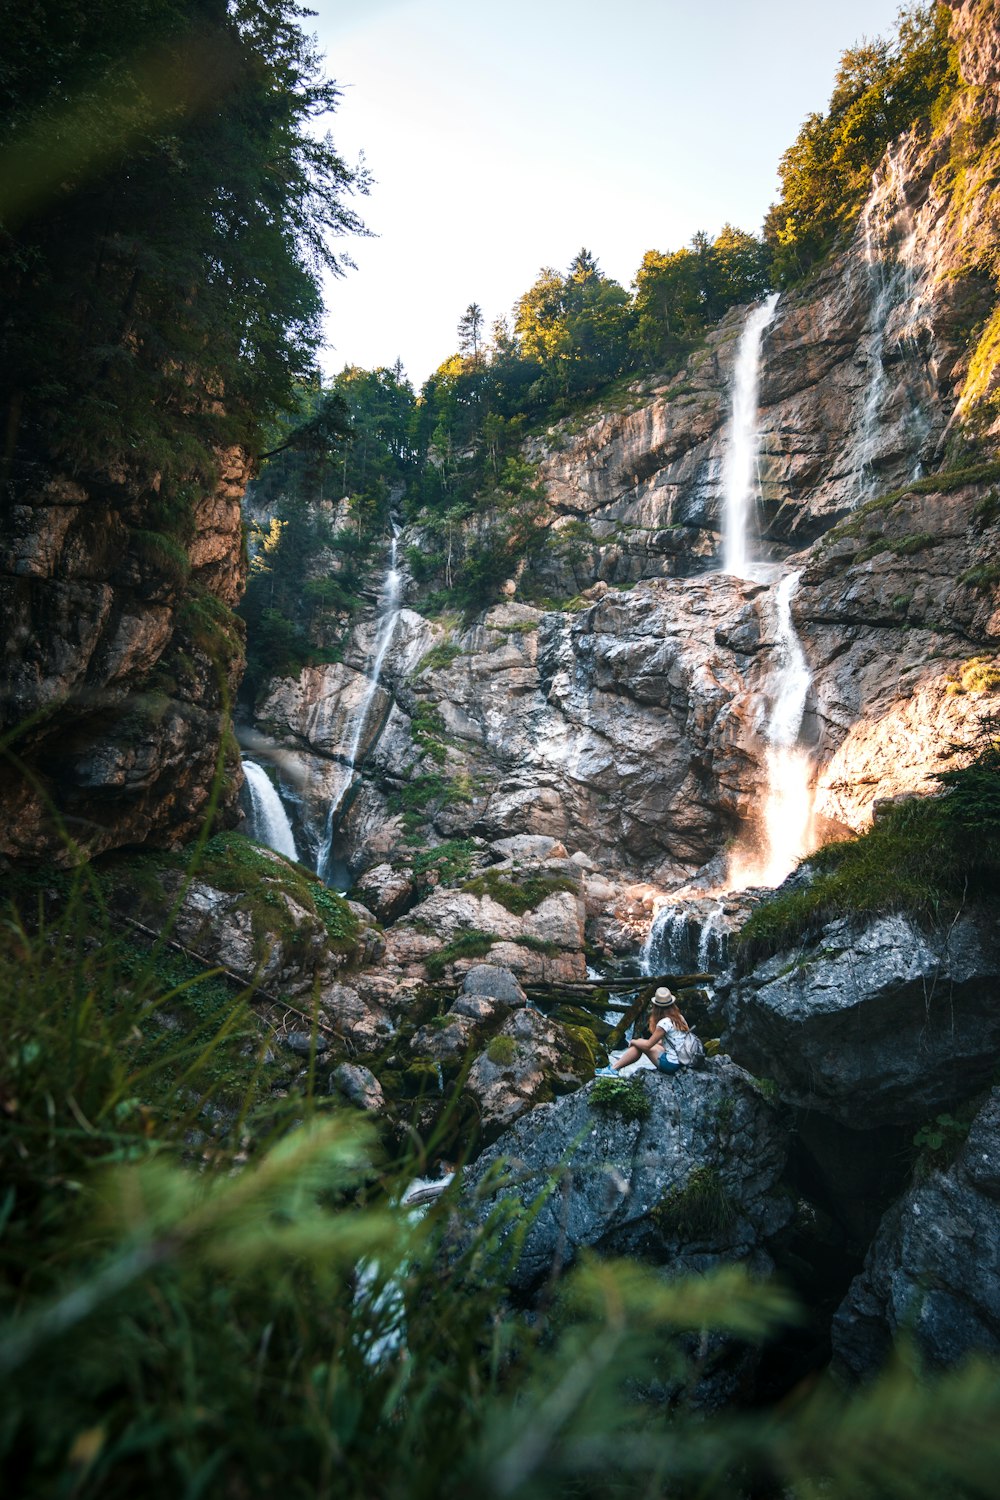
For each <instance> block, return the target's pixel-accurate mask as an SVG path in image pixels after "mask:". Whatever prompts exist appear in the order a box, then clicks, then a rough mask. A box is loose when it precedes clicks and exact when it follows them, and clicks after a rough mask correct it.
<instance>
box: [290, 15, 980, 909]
mask: <svg viewBox="0 0 1000 1500" xmlns="http://www.w3.org/2000/svg"><path fill="white" fill-rule="evenodd" d="M955 10H956V19H955V26H956V33H957V35H958V36H959V38H960V41H961V48H962V58H963V66H965V68H966V78H967V80H969V81H970V83H971V84H972V85H973V86H970V87H968V88H966V89H965V90H964V91H962V92H960V94H959V95H958V97H957V98H956V100H955V101H954V103H953V105H952V107H951V111H950V114H949V115H948V117H947V118H946V119H945V120H944V121H943V122H942V123H941V124H940V125H939V127H938V128H937V131H936V133H935V134H934V135H933V136H929V135H928V134H927V133H926V132H923V133H921V132H919V131H914V132H911V133H910V134H909V135H907V136H905V137H904V138H903V139H902V140H900V141H898V142H896V143H895V144H894V145H893V147H892V148H891V149H890V150H889V151H888V152H887V153H886V156H885V158H884V159H883V161H882V163H881V164H880V166H879V168H878V170H877V171H876V173H875V175H874V179H873V184H872V192H871V195H870V198H869V200H868V203H867V205H866V207H865V210H864V213H863V215H862V218H861V221H860V223H859V225H858V228H857V230H856V232H855V234H854V236H853V239H852V240H851V242H850V244H849V245H848V246H847V247H846V248H845V249H844V250H843V251H842V252H841V253H840V254H839V255H837V256H835V257H833V258H832V259H831V260H830V261H829V262H828V263H827V264H826V265H825V266H824V267H823V268H822V269H821V270H820V271H819V272H818V273H817V274H816V275H814V277H813V278H812V279H811V280H810V281H809V282H808V283H807V284H805V285H804V286H802V287H800V288H798V289H796V290H794V291H792V292H790V293H787V294H786V295H784V296H783V297H782V298H781V299H780V300H779V302H778V305H777V309H776V313H775V316H774V318H773V321H772V322H771V324H770V326H769V327H768V328H767V330H766V332H765V334H764V339H763V345H762V351H761V363H760V391H759V394H760V407H759V436H760V457H759V473H760V486H759V488H760V496H759V503H758V505H757V510H756V515H755V518H754V525H753V527H752V530H753V533H754V534H753V536H752V537H751V539H750V547H751V552H752V554H753V555H755V557H756V560H757V561H756V563H755V564H754V569H755V577H757V578H759V579H760V580H761V581H759V582H755V583H747V582H742V581H740V580H738V579H734V578H731V577H728V576H724V575H722V574H721V573H720V572H719V571H718V565H719V556H720V534H721V526H722V521H721V513H722V490H723V483H724V473H725V458H726V453H727V448H728V445H729V442H730V438H731V426H732V423H731V386H732V379H733V369H734V363H735V358H736V347H737V343H738V340H739V337H740V332H741V329H742V327H743V324H744V322H745V317H746V311H745V309H738V310H735V311H734V312H733V313H732V314H730V315H729V316H728V317H727V318H726V319H725V320H724V321H723V322H722V323H721V324H720V325H719V327H718V328H717V329H716V330H715V331H714V332H713V333H712V334H710V335H709V337H708V338H707V339H706V341H705V345H704V347H703V348H702V349H701V350H699V351H698V352H697V353H696V354H695V355H694V356H693V357H692V358H691V360H690V361H689V362H688V365H687V366H686V368H685V369H684V370H682V371H681V372H680V373H679V374H678V375H677V376H675V377H674V378H673V379H671V380H670V381H668V382H663V383H661V384H656V383H655V382H647V383H646V384H642V383H639V384H637V385H636V387H635V389H634V390H633V391H631V393H629V394H628V395H627V396H626V397H625V398H623V399H622V400H621V401H620V402H619V403H618V405H617V407H616V408H615V409H609V410H603V411H597V412H595V413H594V414H593V416H592V418H589V419H588V418H578V419H575V420H574V421H569V420H567V421H564V422H562V423H560V424H557V425H556V426H555V427H553V428H552V429H550V431H549V433H548V434H547V435H546V436H544V437H542V438H539V439H535V440H533V442H532V443H531V444H529V456H530V457H532V458H533V459H534V460H535V461H536V462H537V463H538V466H539V467H538V473H539V477H540V479H541V481H542V482H543V483H544V485H545V489H546V493H547V496H548V500H549V506H550V516H551V525H552V527H553V528H555V529H556V530H557V531H558V530H561V529H565V528H566V527H568V526H569V525H570V523H574V524H573V531H572V535H573V545H572V548H570V549H569V550H567V549H562V550H561V551H560V552H559V553H557V554H554V556H553V558H551V559H550V560H549V561H548V562H546V563H543V564H542V565H541V570H542V577H541V579H538V578H536V579H535V580H534V582H535V585H536V587H538V586H541V587H542V588H543V589H544V591H545V592H546V593H549V594H551V595H552V596H554V597H559V596H563V597H565V596H567V595H576V597H575V598H574V599H573V600H572V601H570V605H569V607H567V608H563V609H537V608H534V607H532V606H530V605H526V604H520V603H510V604H507V605H503V606H499V607H497V608H496V609H493V610H492V611H490V612H489V613H488V614H487V615H485V616H484V617H482V618H481V620H479V621H478V622H477V623H475V624H474V625H472V626H471V627H470V628H462V627H460V626H456V625H454V624H448V623H442V622H435V621H427V620H424V619H422V618H421V617H420V616H419V615H418V614H417V613H416V612H414V611H412V610H404V612H403V614H402V615H401V617H400V620H399V622H398V624H397V627H396V630H395V634H394V638H393V642H392V645H391V647H390V650H389V652H388V655H387V656H386V658H385V661H384V664H383V669H382V678H381V684H380V688H379V690H378V693H377V694H376V695H375V705H374V708H373V710H372V712H371V713H370V715H369V718H368V721H367V723H366V731H365V736H364V739H365V744H364V745H363V746H362V753H361V756H360V757H359V763H360V764H361V765H362V768H363V771H364V778H363V780H362V781H361V783H360V784H358V785H356V787H355V788H354V790H353V791H352V792H350V793H349V794H348V795H347V797H346V798H345V799H344V802H343V806H342V815H341V816H340V819H339V822H340V827H339V830H338V839H339V843H340V847H341V852H342V854H343V856H344V858H345V859H346V861H347V862H348V863H349V865H350V866H351V868H352V869H353V870H354V871H355V872H357V871H358V870H360V869H361V868H363V867H364V866H366V865H371V864H373V863H378V862H380V861H384V860H385V858H386V856H387V855H388V856H390V857H397V858H398V857H400V856H401V857H402V858H403V859H404V860H405V858H406V857H407V856H406V853H405V841H404V843H403V844H401V833H402V827H403V821H404V813H406V814H408V815H409V821H410V824H411V825H412V824H413V822H414V821H415V820H416V819H417V818H418V817H419V818H421V819H422V820H423V824H424V827H425V829H427V830H428V835H427V836H429V837H430V839H431V840H432V841H433V840H434V839H435V838H438V839H441V838H456V837H465V838H467V837H480V838H485V839H487V840H494V839H497V838H502V837H508V836H511V835H518V834H540V835H547V836H550V837H552V838H556V839H559V840H561V841H562V842H564V843H565V844H566V846H567V848H568V849H570V850H580V851H582V852H583V853H584V854H585V855H586V856H587V857H588V858H590V859H591V860H593V861H595V862H596V863H597V864H598V865H600V866H601V867H602V868H604V869H606V870H608V871H610V872H612V873H617V874H618V875H620V876H621V877H622V878H624V879H625V880H627V881H647V882H650V883H652V884H654V885H659V886H670V885H675V884H677V883H678V882H680V881H683V880H685V879H690V878H691V877H692V876H693V875H695V874H696V872H698V871H699V870H701V871H702V872H703V873H702V876H701V879H702V883H704V881H705V879H706V878H707V879H710V880H715V879H717V878H718V876H719V874H720V873H721V869H722V864H723V863H724V861H723V860H722V852H723V850H724V849H725V847H726V845H727V844H728V843H730V842H731V841H732V840H733V839H734V838H743V839H747V838H750V839H752V838H753V836H754V829H755V818H756V816H757V813H758V811H759V809H760V808H761V805H762V802H763V798H764V794H765V784H766V779H767V769H766V760H767V756H766V732H767V724H768V716H769V713H770V712H771V709H772V707H773V703H774V698H775V674H776V671H777V668H778V666H779V665H780V661H781V650H782V648H781V642H780V640H779V635H778V617H777V605H776V597H775V590H774V588H773V587H772V586H771V579H772V578H773V572H771V573H769V572H768V568H769V567H770V568H771V569H775V568H784V569H786V570H787V569H790V568H794V569H795V570H796V571H798V572H799V573H800V581H799V585H798V588H797V591H796V593H795V595H794V597H793V600H792V620H793V623H794V626H795V628H796V630H797V633H798V636H799V638H800V640H801V644H802V647H803V650H804V653H805V658H806V662H807V664H808V667H809V670H810V673H811V685H810V689H809V693H808V697H807V700H806V708H805V717H804V720H803V724H802V732H801V737H800V738H801V742H802V743H803V744H804V745H805V746H807V747H808V750H809V753H810V756H811V761H812V768H813V780H814V784H815V793H816V800H815V812H816V816H817V819H818V823H817V824H816V827H817V829H818V830H819V832H820V834H821V833H822V830H823V829H824V828H826V829H834V830H836V829H838V828H839V829H843V828H845V827H846V828H850V829H861V828H863V827H865V826H866V824H867V823H868V822H869V821H870V818H871V816H872V811H873V808H874V807H875V806H876V804H877V803H878V802H879V801H880V800H885V799H887V798H891V797H894V796H898V795H900V794H903V793H908V792H913V791H918V792H919V791H926V790H928V789H930V788H932V787H933V785H934V782H933V776H934V774H935V773H936V772H937V771H938V770H940V769H942V768H943V767H945V766H947V765H949V764H952V763H954V757H955V756H956V754H961V753H962V752H963V750H966V751H967V750H968V749H969V748H970V747H971V745H972V744H973V742H974V741H975V738H976V736H977V734H978V733H979V726H980V723H981V720H982V716H983V712H984V710H986V709H987V708H988V707H989V700H988V698H984V693H986V692H987V691H988V690H989V685H990V683H991V682H992V681H993V680H994V679H993V677H992V676H991V670H992V664H993V663H994V662H995V660H996V652H997V648H998V646H1000V608H998V605H1000V596H998V593H997V583H998V576H997V573H996V567H995V561H994V560H995V557H996V553H997V545H998V541H1000V536H998V530H997V523H998V518H1000V505H998V504H997V502H996V500H995V498H994V497H995V491H996V482H997V477H996V474H995V472H994V471H993V470H990V469H988V468H983V466H982V463H981V460H982V457H983V453H984V451H985V453H986V456H987V458H988V457H989V454H990V452H991V451H992V446H993V441H992V438H991V437H990V432H991V424H992V421H993V417H992V407H991V405H990V400H991V397H990V392H991V390H992V384H991V381H992V378H993V377H992V375H990V374H989V371H988V370H986V373H984V369H985V365H984V363H983V359H980V365H981V366H983V368H979V369H978V371H977V370H976V368H974V367H975V365H976V356H975V354H974V353H973V354H970V350H973V349H974V347H975V345H976V337H975V336H974V335H973V333H972V330H973V329H974V328H978V327H979V326H981V325H984V324H988V322H989V319H990V317H991V314H992V312H993V308H994V303H995V299H996V291H995V285H994V282H993V279H992V274H991V264H992V263H991V260H990V255H991V251H990V248H989V247H990V246H991V245H995V243H996V242H997V239H998V238H1000V194H998V193H997V190H996V181H997V170H998V168H997V162H996V153H995V151H994V150H993V149H992V146H991V145H990V142H991V141H992V140H993V139H994V134H995V116H996V111H997V98H998V93H997V72H996V58H995V45H994V42H995V38H994V37H993V33H992V32H991V30H990V27H989V25H988V24H986V23H985V20H984V11H983V7H982V6H978V7H973V8H971V9H970V8H969V7H967V6H957V7H955ZM973 12H974V14H973ZM986 363H987V364H988V361H986ZM970 440H974V442H978V443H979V444H980V449H979V451H978V454H977V453H975V452H974V451H973V450H972V449H970V447H969V443H970ZM983 444H985V450H984V448H983V446H982V445H983ZM970 452H971V453H972V458H970V457H969V454H970ZM973 459H978V460H979V461H980V467H979V468H978V469H975V468H974V467H972V472H970V473H969V475H968V482H965V483H961V482H958V479H957V477H956V471H960V470H962V469H963V468H965V469H970V466H972V465H973ZM942 470H944V471H945V474H946V477H945V478H943V479H942V480H941V481H940V482H939V483H935V481H934V480H933V478H921V477H920V476H921V475H923V474H933V473H934V472H940V471H942ZM567 535H569V533H567ZM372 635H373V628H372V627H371V626H363V627H361V628H359V629H358V630H357V631H356V632H355V636H354V640H353V642H352V646H351V648H350V649H349V651H348V654H347V657H346V662H345V664H344V666H338V667H330V668H317V669H311V671H310V673H307V674H303V676H302V678H300V679H299V681H298V682H297V683H291V682H288V683H277V684H274V686H273V689H272V691H271V693H270V694H269V696H268V697H267V700H266V702H265V703H264V705H263V707H262V711H261V717H262V721H263V722H264V724H265V726H266V727H267V728H268V729H269V730H270V731H272V732H273V733H274V734H275V735H276V736H277V738H278V739H279V740H282V741H284V742H285V743H286V744H288V745H292V746H295V747H296V748H297V750H298V751H300V752H301V753H303V755H304V757H305V760H304V764H305V766H306V768H307V775H306V777H305V781H304V786H303V787H302V788H301V789H300V790H299V791H298V792H297V793H295V795H296V796H297V797H298V799H299V802H300V808H301V815H302V825H303V829H304V832H305V842H306V845H307V846H308V845H309V844H310V843H311V844H312V846H313V847H316V846H317V845H318V843H319V841H320V837H321V835H320V831H319V830H320V829H321V827H322V824H323V820H324V816H325V808H326V806H328V805H329V800H330V798H329V795H328V793H329V788H330V786H331V785H332V784H334V783H336V784H338V785H342V784H343V781H344V770H343V766H342V764H338V763H339V762H341V763H342V762H343V760H344V745H345V741H346V737H347V731H346V729H345V727H344V726H345V725H346V723H347V722H348V721H349V720H350V717H351V709H352V704H353V703H355V702H356V700H358V699H360V697H361V695H362V694H363V692H364V673H365V671H366V668H367V666H368V664H369V662H370V659H371V640H372ZM956 747H957V748H956ZM288 790H289V791H291V790H292V788H291V785H290V783H289V784H288ZM706 866H707V867H709V872H708V875H707V876H706V875H705V873H704V871H705V867H706Z"/></svg>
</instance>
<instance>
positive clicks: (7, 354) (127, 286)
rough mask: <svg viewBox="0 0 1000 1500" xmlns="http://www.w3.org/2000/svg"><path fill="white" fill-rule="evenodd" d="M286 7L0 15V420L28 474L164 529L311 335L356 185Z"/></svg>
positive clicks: (308, 354)
mask: <svg viewBox="0 0 1000 1500" xmlns="http://www.w3.org/2000/svg"><path fill="white" fill-rule="evenodd" d="M299 14H300V13H299V11H298V10H297V9H296V8H295V7H294V6H293V5H291V4H290V3H288V0H239V3H237V4H233V5H230V6H224V5H212V6H206V5H205V4H202V3H199V0H176V3H168V0H136V3H134V4H124V3H122V0H101V3H100V4H98V5H95V6H90V7H88V8H87V11H86V15H85V16H84V15H82V14H81V13H79V11H78V9H77V8H75V7H73V6H72V5H70V6H67V5H65V4H63V3H62V0H40V3H39V5H38V6H36V7H35V8H34V10H33V11H32V13H31V14H30V15H27V14H25V15H24V16H18V17H17V18H16V19H15V18H14V17H13V16H12V17H10V18H9V19H10V25H9V26H8V27H7V28H6V29H7V32H8V36H7V40H6V46H5V55H4V64H3V92H4V103H5V108H4V115H3V125H2V128H0V158H2V161H3V171H2V173H0V181H2V184H3V187H2V193H0V221H2V223H3V228H4V233H3V235H2V237H0V273H2V277H3V282H4V286H5V288H6V292H7V315H6V317H5V320H4V324H3V331H2V336H0V413H2V422H3V428H4V431H5V432H6V434H7V440H8V441H7V460H8V463H9V476H10V478H11V480H12V482H13V483H14V484H15V485H18V484H20V483H22V482H23V483H31V482H33V481H34V480H36V479H37V471H36V470H35V469H34V467H33V466H35V465H37V464H41V465H42V466H43V467H45V468H52V467H60V468H62V469H64V470H65V471H67V472H69V473H71V474H73V475H75V476H79V477H80V478H82V479H84V480H86V481H88V482H96V483H98V484H100V483H101V482H104V483H108V482H110V483H111V484H112V485H114V486H117V485H120V484H121V483H122V481H123V479H124V481H125V482H126V484H127V485H128V487H129V488H130V489H131V490H132V491H134V492H136V493H146V494H149V495H153V494H155V495H156V496H157V500H156V502H155V510H156V512H157V516H158V518H157V519H156V520H152V519H151V524H152V525H153V526H154V527H155V528H156V529H159V530H164V529H171V527H170V524H169V523H170V522H172V521H176V522H177V524H178V525H183V524H184V523H185V522H186V518H187V516H188V514H189V509H188V506H189V501H190V497H191V495H192V493H193V492H195V491H201V492H203V491H204V488H205V486H206V484H210V483H211V482H212V480H213V479H214V477H215V473H216V462H217V454H218V453H219V451H220V450H223V449H225V448H227V447H229V446H230V445H232V444H234V443H235V444H241V445H243V446H244V447H246V448H247V449H249V450H251V451H253V450H257V449H259V447H260V446H262V445H261V441H260V440H261V436H262V431H263V429H264V427H265V426H267V425H268V424H269V423H270V422H271V421H272V419H273V418H274V416H275V414H277V413H278V412H280V411H282V410H285V409H287V408H288V407H289V406H291V405H292V402H293V385H294V382H295V380H296V379H297V378H301V377H302V376H304V375H305V374H306V373H307V372H308V370H309V369H310V367H311V366H312V364H313V362H314V358H315V352H316V350H317V347H318V343H319V317H320V311H321V304H320V273H321V271H322V270H324V269H326V270H329V271H332V272H335V273H336V272H338V271H339V269H340V261H339V260H338V258H337V256H336V255H335V254H334V252H333V249H332V243H333V238H334V236H336V235H340V234H343V233H345V232H357V231H359V230H360V228H361V226H360V223H359V221H358V219H357V217H356V215H355V214H354V213H353V211H352V210H351V209H350V208H349V207H348V206H347V199H348V196H349V195H350V194H351V192H352V191H356V190H360V191H364V190H365V188H366V178H365V175H364V173H363V172H360V173H359V172H356V171H354V170H352V169H351V168H350V167H348V166H347V165H346V164H345V163H344V162H343V161H342V160H341V159H340V157H338V156H337V154H336V152H335V150H334V149H333V146H332V143H331V142H330V140H329V138H325V139H324V138H323V137H322V136H320V135H317V134H316V133H315V130H314V128H313V122H314V120H315V119H316V118H318V117H322V116H324V115H326V114H328V113H329V112H330V110H332V109H333V108H334V107H335V106H336V102H337V98H338V90H337V89H336V87H335V85H334V84H333V83H332V82H328V81H325V80H324V79H323V78H322V77H321V74H320V69H319V62H318V59H317V56H316V53H315V50H314V47H313V44H312V43H311V42H310V41H309V40H308V39H307V38H306V37H305V36H304V35H303V33H302V32H301V31H300V30H299V27H298V24H297V22H298V17H299Z"/></svg>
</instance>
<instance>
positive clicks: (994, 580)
mask: <svg viewBox="0 0 1000 1500" xmlns="http://www.w3.org/2000/svg"><path fill="white" fill-rule="evenodd" d="M958 582H959V583H967V584H968V585H969V586H970V588H974V589H975V590H976V591H977V592H978V593H983V594H986V593H989V592H990V590H991V589H995V588H996V586H997V584H998V583H1000V563H996V562H986V563H976V564H975V565H974V566H973V567H971V568H966V569H965V572H964V573H960V574H959V575H958Z"/></svg>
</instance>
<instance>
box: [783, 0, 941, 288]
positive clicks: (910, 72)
mask: <svg viewBox="0 0 1000 1500" xmlns="http://www.w3.org/2000/svg"><path fill="white" fill-rule="evenodd" d="M948 19H949V12H948V8H947V6H945V5H939V4H936V3H932V4H923V5H913V6H911V7H909V8H907V9H905V10H903V11H901V12H900V17H899V29H898V34H897V36H896V37H895V38H894V39H893V40H891V41H886V40H883V39H880V38H876V39H875V40H874V41H872V40H864V41H862V42H861V43H860V44H859V45H858V46H857V47H853V48H851V49H850V50H849V51H847V52H845V53H844V55H843V57H842V58H841V60H840V66H839V68H838V70H837V75H836V78H835V80H834V87H833V93H832V94H831V96H830V104H829V108H828V110H827V112H826V114H825V115H824V114H811V115H808V116H807V117H806V119H805V121H804V122H803V125H802V128H801V130H800V131H799V134H798V136H797V137H796V139H795V141H794V142H793V143H792V145H791V146H790V147H789V148H788V150H787V151H786V152H785V154H784V156H783V157H782V158H781V166H780V179H781V198H780V199H779V201H778V202H777V203H775V204H774V205H773V206H772V207H771V209H770V211H769V213H768V215H767V218H766V220H765V224H764V235H765V239H766V240H767V242H768V244H769V246H770V247H771V249H772V251H773V253H774V257H775V268H776V272H777V274H778V277H779V279H782V280H785V281H794V280H795V279H796V278H797V277H799V276H801V275H803V274H804V273H805V272H806V271H807V270H808V269H809V267H810V266H812V265H814V264H815V263H816V262H817V261H818V260H820V259H822V257H823V256H824V255H825V254H826V253H827V252H828V251H829V250H830V249H831V248H832V247H833V246H834V244H835V243H836V242H837V240H838V238H839V237H840V236H841V235H843V234H844V233H845V232H846V231H848V230H849V229H850V228H851V227H853V225H854V223H855V222H856V220H857V216H858V214H859V212H860V210H861V207H862V205H863V203H864V200H865V198H866V196H867V194H868V190H869V188H870V186H871V176H872V172H873V171H874V170H875V167H876V166H877V165H878V162H879V160H880V159H881V157H882V154H883V153H884V151H885V149H886V147H887V146H888V145H890V143H891V142H893V141H894V140H896V139H897V138H898V137H899V136H900V135H901V134H902V133H903V131H905V130H907V129H908V128H909V127H910V126H911V125H913V124H915V123H917V122H918V121H921V120H926V119H928V118H930V116H931V115H932V114H933V113H934V112H935V111H936V110H938V109H940V108H941V107H942V105H943V104H944V103H946V102H947V100H948V99H949V98H950V97H951V94H952V92H953V91H954V89H955V88H956V86H957V84H958V81H959V75H958V68H957V64H956V61H955V56H954V51H953V49H952V46H951V43H950V40H949V36H948Z"/></svg>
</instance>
